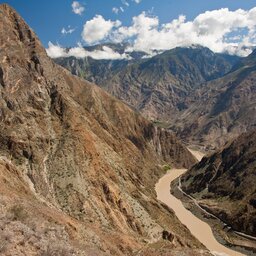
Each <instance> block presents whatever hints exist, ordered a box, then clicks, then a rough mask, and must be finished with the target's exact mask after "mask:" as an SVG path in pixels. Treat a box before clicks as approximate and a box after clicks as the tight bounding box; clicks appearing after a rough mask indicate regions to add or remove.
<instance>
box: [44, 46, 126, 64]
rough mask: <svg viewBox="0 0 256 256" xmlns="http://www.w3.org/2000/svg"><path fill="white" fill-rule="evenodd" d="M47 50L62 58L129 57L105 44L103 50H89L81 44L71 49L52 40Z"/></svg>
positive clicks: (97, 58) (51, 54)
mask: <svg viewBox="0 0 256 256" xmlns="http://www.w3.org/2000/svg"><path fill="white" fill-rule="evenodd" d="M46 52H47V54H48V56H49V57H51V58H61V57H65V58H66V57H75V58H86V57H91V58H93V59H96V60H102V59H111V60H118V59H128V58H129V56H128V55H127V54H126V53H123V54H120V53H118V52H115V51H113V50H112V49H111V48H109V47H107V46H103V47H102V50H94V51H88V50H86V49H84V48H83V47H82V46H81V45H80V44H78V46H77V47H73V48H70V49H66V48H63V47H61V46H60V45H58V44H57V45H55V44H53V43H51V42H49V43H48V48H47V49H46Z"/></svg>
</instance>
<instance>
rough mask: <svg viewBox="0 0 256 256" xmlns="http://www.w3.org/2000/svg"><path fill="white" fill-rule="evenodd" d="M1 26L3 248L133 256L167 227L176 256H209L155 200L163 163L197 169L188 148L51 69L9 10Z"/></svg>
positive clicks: (3, 11)
mask: <svg viewBox="0 0 256 256" xmlns="http://www.w3.org/2000/svg"><path fill="white" fill-rule="evenodd" d="M0 24H1V29H0V48H1V51H0V83H1V85H0V92H1V98H0V120H1V125H0V131H1V132H0V184H1V186H0V191H1V201H0V203H1V208H0V209H1V210H0V214H1V218H0V224H1V229H2V231H3V232H2V233H1V239H2V240H4V241H5V242H4V246H2V247H1V250H3V251H4V253H6V254H7V255H14V254H17V253H18V254H22V253H24V252H25V253H28V252H29V253H31V254H33V253H38V254H39V255H41V254H42V255H63V254H61V253H62V252H66V253H67V255H73V254H72V253H75V254H77V255H85V254H93V255H104V254H106V255H110V254H111V255H123V254H125V255H136V253H137V252H138V250H141V249H142V248H143V247H145V243H149V248H150V244H151V243H153V242H155V241H160V242H161V237H162V231H163V230H164V229H167V230H170V231H171V232H172V233H173V234H174V236H175V239H174V243H169V244H168V248H170V250H173V255H179V252H180V251H184V253H185V255H191V250H187V249H186V248H194V249H193V250H192V253H194V254H195V255H198V254H204V251H200V252H198V251H197V249H198V250H199V249H201V248H202V247H201V245H200V244H199V243H198V241H196V240H195V239H194V238H193V237H192V236H191V235H190V233H189V232H188V231H187V229H186V228H185V227H183V226H182V225H181V224H180V223H179V221H178V220H177V219H176V218H175V216H174V214H173V213H172V212H170V211H169V210H167V209H166V207H164V206H163V205H160V204H159V203H158V202H157V200H156V198H155V193H154V184H155V182H156V181H157V179H158V178H159V176H160V175H162V173H163V168H162V166H163V165H164V164H165V163H166V162H168V163H170V164H171V165H173V166H177V167H183V166H184V167H190V166H192V165H193V164H194V163H195V161H196V160H195V159H194V158H193V156H192V155H191V154H190V153H189V151H188V150H187V149H186V148H185V147H184V146H183V145H182V144H181V143H180V142H179V141H178V140H177V139H176V138H175V136H174V135H172V134H170V133H169V132H167V131H165V130H163V129H160V128H156V127H155V126H154V125H153V124H152V123H150V122H149V121H147V120H145V119H144V118H143V117H141V116H140V115H139V114H138V113H136V112H134V111H132V110H131V109H130V108H129V107H127V106H126V105H124V104H123V103H121V102H119V101H118V100H116V99H114V98H113V97H111V96H109V95H108V94H107V93H106V92H104V91H102V90H101V89H100V88H98V87H96V86H95V85H93V84H90V83H89V82H85V81H83V80H81V79H79V78H78V77H74V76H72V75H71V74H70V73H69V72H68V71H66V70H64V69H62V68H61V67H59V66H57V65H56V64H54V63H53V62H52V61H51V60H50V59H49V58H48V57H47V55H46V53H45V50H44V48H43V47H42V45H41V43H40V42H39V40H38V38H37V37H36V35H35V34H34V33H33V32H32V31H31V30H30V28H29V27H28V26H27V25H26V23H25V22H24V21H23V20H22V19H21V18H20V17H19V15H18V14H17V13H16V12H15V11H14V10H13V9H12V8H10V7H9V6H7V5H5V4H3V5H0ZM56 241H58V243H56ZM154 248H155V247H153V248H152V250H153V251H154V250H155V249H154ZM152 250H151V251H152ZM51 253H52V254H51ZM54 253H55V254H54ZM56 253H57V254H56ZM156 253H157V252H156ZM177 253H178V254H177Z"/></svg>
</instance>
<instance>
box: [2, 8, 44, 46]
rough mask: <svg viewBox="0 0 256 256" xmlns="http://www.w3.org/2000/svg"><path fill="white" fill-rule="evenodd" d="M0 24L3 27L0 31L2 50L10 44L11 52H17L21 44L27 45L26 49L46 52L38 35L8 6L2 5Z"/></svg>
mask: <svg viewBox="0 0 256 256" xmlns="http://www.w3.org/2000/svg"><path fill="white" fill-rule="evenodd" d="M0 24H1V27H2V28H1V31H0V46H1V49H3V48H6V47H4V46H5V45H6V44H8V48H9V49H10V50H15V51H17V49H19V48H20V46H21V44H25V45H24V46H25V48H26V49H30V50H31V49H32V48H33V49H35V48H38V50H39V49H40V51H42V50H43V51H44V48H43V46H42V44H41V43H40V41H39V39H38V37H37V36H36V34H35V33H34V32H33V31H32V30H31V29H30V27H29V26H28V25H27V24H26V22H25V21H24V20H23V19H22V18H21V16H20V15H19V14H18V13H17V12H16V11H15V10H14V9H13V8H12V7H11V6H9V5H8V4H1V5H0ZM17 45H18V46H17Z"/></svg>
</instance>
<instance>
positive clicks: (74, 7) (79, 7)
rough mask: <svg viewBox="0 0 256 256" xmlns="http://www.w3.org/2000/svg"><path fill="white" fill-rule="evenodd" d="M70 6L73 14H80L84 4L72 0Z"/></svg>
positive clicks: (83, 9)
mask: <svg viewBox="0 0 256 256" xmlns="http://www.w3.org/2000/svg"><path fill="white" fill-rule="evenodd" d="M71 6H72V11H73V12H74V13H75V14H78V15H82V14H83V12H84V11H85V8H84V6H83V5H82V4H80V3H79V2H78V1H73V3H72V5H71Z"/></svg>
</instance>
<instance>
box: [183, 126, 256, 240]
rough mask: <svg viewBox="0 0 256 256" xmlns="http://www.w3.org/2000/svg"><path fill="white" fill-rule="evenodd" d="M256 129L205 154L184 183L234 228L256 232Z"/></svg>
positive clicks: (187, 188) (251, 232)
mask: <svg viewBox="0 0 256 256" xmlns="http://www.w3.org/2000/svg"><path fill="white" fill-rule="evenodd" d="M255 166H256V131H255V130H254V131H251V132H248V133H245V134H243V135H241V136H240V137H238V138H237V139H236V140H234V141H233V142H231V143H229V144H228V145H226V146H225V148H224V149H221V150H219V151H217V152H216V153H214V154H212V155H211V156H208V157H205V158H203V159H202V161H201V162H200V163H198V164H197V165H195V166H194V167H193V168H192V169H190V170H189V171H188V173H186V174H185V176H184V177H183V178H182V187H183V189H184V190H185V191H186V192H187V193H189V194H192V195H194V196H195V197H196V198H197V199H198V200H199V201H200V202H201V204H202V205H203V206H204V207H206V208H208V209H209V210H210V211H211V212H213V213H214V214H215V215H217V216H219V217H220V219H222V220H223V221H224V222H226V223H228V224H229V225H230V226H231V227H232V228H233V229H234V230H236V231H242V232H245V233H247V234H249V235H254V236H255V235H256V200H255V198H256V187H255V178H256V177H255V175H256V167H255Z"/></svg>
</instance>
